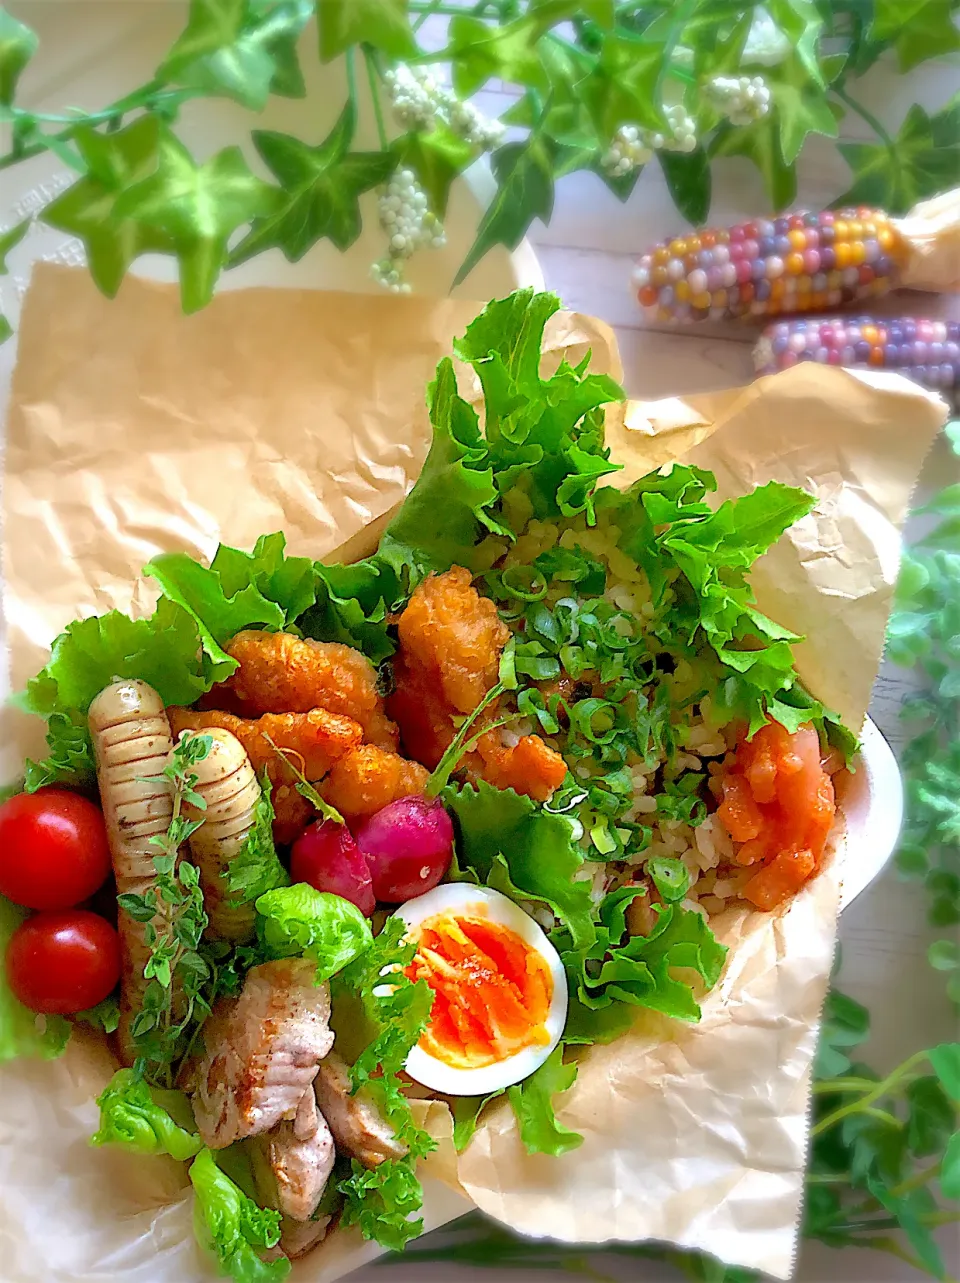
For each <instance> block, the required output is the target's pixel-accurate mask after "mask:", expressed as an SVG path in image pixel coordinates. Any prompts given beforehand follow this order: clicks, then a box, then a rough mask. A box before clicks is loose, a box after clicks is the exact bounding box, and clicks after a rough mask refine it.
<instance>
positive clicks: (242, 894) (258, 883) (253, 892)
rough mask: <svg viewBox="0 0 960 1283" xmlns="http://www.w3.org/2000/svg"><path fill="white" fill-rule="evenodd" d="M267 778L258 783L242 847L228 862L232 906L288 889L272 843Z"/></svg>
mask: <svg viewBox="0 0 960 1283" xmlns="http://www.w3.org/2000/svg"><path fill="white" fill-rule="evenodd" d="M271 791H272V786H271V784H270V779H269V776H267V775H264V777H263V779H262V780H261V781H260V796H259V798H258V799H257V804H256V806H255V807H254V808H253V827H252V828H251V830H250V832H249V833H248V834H247V837H246V840H245V841H244V844H243V846H242V847H241V848H240V850H239V851H238V852H237V854H236V855H235V856H234V858H233V859H232V860H231V861H230V868H229V871H228V873H227V888H228V890H229V891H230V893H231V903H232V904H234V905H241V904H249V902H250V901H251V900H256V899H257V898H258V897H259V896H261V895H265V894H266V893H267V892H268V891H274V890H276V888H277V887H285V886H288V885H289V882H290V877H289V875H288V873H287V871H286V869H285V868H284V867H283V865H282V864H281V863H280V857H279V856H278V855H277V848H276V846H275V845H274V842H273V820H274V812H273V802H272V801H271Z"/></svg>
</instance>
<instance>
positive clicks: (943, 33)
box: [893, 0, 960, 72]
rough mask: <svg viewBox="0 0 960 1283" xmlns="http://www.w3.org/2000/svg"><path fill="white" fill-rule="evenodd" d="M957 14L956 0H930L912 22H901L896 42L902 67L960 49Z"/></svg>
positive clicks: (898, 59)
mask: <svg viewBox="0 0 960 1283" xmlns="http://www.w3.org/2000/svg"><path fill="white" fill-rule="evenodd" d="M955 15H956V5H955V4H954V3H953V0H927V3H926V4H925V5H924V6H923V7H922V8H921V9H920V10H919V12H917V13H916V14H915V15H914V16H913V17H912V18H911V19H910V20H909V22H904V23H902V24H901V26H900V28H899V31H898V33H897V36H896V39H895V40H894V42H893V43H894V47H895V49H896V51H897V61H898V62H899V64H900V70H901V71H903V72H906V71H910V70H911V69H912V68H913V67H916V66H917V65H918V64H919V63H921V62H926V61H927V59H928V58H940V57H942V56H943V55H944V54H950V53H953V52H954V51H955V50H957V49H960V31H958V30H957V27H956V16H955Z"/></svg>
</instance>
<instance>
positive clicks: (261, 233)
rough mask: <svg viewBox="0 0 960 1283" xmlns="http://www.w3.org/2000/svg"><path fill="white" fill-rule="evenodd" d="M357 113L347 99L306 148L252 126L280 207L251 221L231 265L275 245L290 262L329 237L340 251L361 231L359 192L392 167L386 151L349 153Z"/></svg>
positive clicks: (392, 159) (383, 177) (294, 140)
mask: <svg viewBox="0 0 960 1283" xmlns="http://www.w3.org/2000/svg"><path fill="white" fill-rule="evenodd" d="M355 125H356V114H355V111H354V108H353V105H352V104H351V103H349V102H348V103H347V105H346V106H345V107H344V109H343V111H342V112H341V113H340V118H339V120H338V121H337V123H336V124H335V125H334V127H333V129H332V130H331V131H330V133H329V134H328V135H327V137H326V138H325V139H324V140H323V142H322V143H321V144H320V145H319V147H310V146H308V145H307V144H306V143H302V142H300V141H299V139H297V138H292V137H291V136H290V135H289V134H278V133H273V132H272V131H269V130H255V131H254V133H253V142H254V146H255V147H256V149H257V151H258V152H259V153H260V155H261V156H262V158H263V160H264V163H265V164H266V165H267V166H268V167H269V169H270V171H271V173H272V174H273V175H274V177H275V178H276V179H277V180H278V181H279V183H280V186H281V188H282V189H283V197H282V201H281V203H280V205H279V207H278V208H277V209H275V210H273V211H271V212H270V213H268V214H266V215H265V216H264V217H261V218H257V219H255V220H254V223H253V226H252V227H251V229H250V231H249V232H248V233H247V235H246V236H245V237H244V239H243V240H242V241H241V242H240V244H239V245H238V246H237V248H236V249H235V250H234V252H233V254H232V255H231V256H230V265H231V266H235V265H236V264H238V263H243V262H246V260H247V259H249V258H252V257H253V255H254V254H259V253H260V252H261V251H262V250H265V249H271V248H274V247H275V248H277V249H279V250H281V251H282V252H283V254H284V256H285V257H286V258H287V259H288V260H289V262H291V263H296V262H297V261H298V260H299V259H301V258H303V256H304V254H306V253H307V251H308V250H309V249H311V248H312V247H313V246H314V245H315V244H316V243H317V241H319V240H322V239H323V237H325V236H326V237H328V238H329V239H330V240H331V241H332V242H333V243H334V245H336V247H337V249H339V250H344V249H347V248H348V246H350V245H352V244H353V242H354V241H355V240H356V239H357V237H358V236H359V235H360V228H361V218H360V203H359V202H360V196H361V194H362V193H363V192H366V191H369V190H370V188H372V187H376V186H378V184H380V183H383V182H386V180H387V178H389V176H390V174H391V173H392V172H393V169H394V168H395V166H396V158H395V157H394V156H393V155H392V154H391V153H389V152H350V151H348V148H349V146H350V142H351V139H352V138H353V132H354V128H355Z"/></svg>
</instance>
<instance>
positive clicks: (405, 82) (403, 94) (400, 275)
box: [371, 62, 504, 294]
mask: <svg viewBox="0 0 960 1283" xmlns="http://www.w3.org/2000/svg"><path fill="white" fill-rule="evenodd" d="M383 81H384V84H385V86H386V89H387V94H388V96H389V98H390V105H391V107H392V109H393V116H394V119H395V120H396V122H397V124H398V125H400V127H401V128H403V129H407V130H416V131H419V130H424V131H429V130H432V129H435V128H436V126H437V124H438V122H442V123H443V124H445V125H446V126H447V127H448V128H449V129H450V130H451V132H452V133H454V134H456V135H457V137H458V138H462V139H464V141H465V142H468V143H469V144H470V146H471V147H473V148H475V149H476V151H477V152H478V153H481V152H487V151H491V150H492V149H493V148H494V147H497V146H498V145H499V144H500V142H501V141H502V140H503V134H504V128H503V125H501V124H500V122H499V121H498V120H491V119H489V118H488V117H487V116H485V115H484V114H483V112H481V111H479V110H478V109H477V108H476V107H475V106H474V105H473V103H472V102H463V101H462V100H461V99H459V98H458V97H457V96H456V94H454V93H453V92H452V91H451V90H449V89H447V88H446V87H445V86H444V85H441V84H439V83H438V82H437V81H436V80H435V79H434V78H433V76H431V75H430V73H429V72H428V71H426V70H425V69H424V68H422V67H408V66H407V65H406V64H405V63H402V62H401V63H398V64H397V65H396V66H395V67H393V68H392V69H391V70H389V71H387V72H386V73H385V74H384V77H383ZM380 226H381V227H382V228H383V230H384V232H386V234H387V253H386V255H385V256H384V257H383V258H382V259H379V260H378V261H377V262H375V263H374V264H373V266H372V268H371V275H372V276H373V279H374V280H375V281H378V282H379V283H380V284H381V285H383V286H384V287H385V288H386V289H389V290H391V291H392V292H393V293H395V294H409V293H410V285H409V283H408V282H407V281H406V280H405V279H404V269H405V267H406V262H407V260H408V259H409V258H410V257H411V255H413V254H414V253H416V251H417V250H419V249H427V248H432V249H436V248H438V247H439V246H441V245H444V244H446V236H445V234H444V230H443V224H442V223H441V221H440V219H439V218H438V217H437V216H436V214H434V213H433V212H432V211H431V209H430V205H429V201H428V200H427V194H426V192H425V191H424V190H423V188H422V187H421V186H420V184H419V182H418V181H417V176H416V174H415V173H414V172H413V170H411V169H399V170H397V172H396V173H395V174H394V175H393V177H392V178H391V180H390V182H389V183H388V184H387V186H386V187H385V188H384V189H383V192H382V194H381V196H380Z"/></svg>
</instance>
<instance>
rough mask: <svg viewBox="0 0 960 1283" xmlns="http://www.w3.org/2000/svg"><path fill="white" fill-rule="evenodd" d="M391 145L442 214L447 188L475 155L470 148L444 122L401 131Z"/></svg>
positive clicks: (441, 214)
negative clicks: (402, 133) (425, 128)
mask: <svg viewBox="0 0 960 1283" xmlns="http://www.w3.org/2000/svg"><path fill="white" fill-rule="evenodd" d="M393 147H394V153H395V155H396V157H397V163H398V164H399V165H406V166H408V167H409V168H410V169H412V170H413V172H414V173H415V174H416V176H417V179H418V181H419V183H420V186H421V187H422V188H423V190H424V191H425V192H426V193H427V198H428V199H429V201H430V208H431V210H432V211H433V212H434V213H435V214H436V215H437V217H438V218H443V216H444V214H446V212H447V201H448V199H449V196H450V188H451V186H452V185H453V182H454V180H455V179H456V178H457V177H459V175H460V174H462V173H463V171H464V170H465V169H466V168H467V166H468V165H469V164H470V163H471V161H472V160H473V159H474V150H473V148H472V147H471V146H470V144H469V143H468V142H467V141H466V140H465V139H464V138H460V137H459V136H458V135H457V134H455V133H454V132H453V130H452V129H450V128H448V126H446V125H444V124H438V125H437V126H436V128H434V129H432V130H431V131H430V132H429V133H424V132H423V131H421V130H415V131H413V132H412V133H409V134H404V135H403V137H402V138H398V139H397V140H396V142H395V143H394V144H393Z"/></svg>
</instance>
